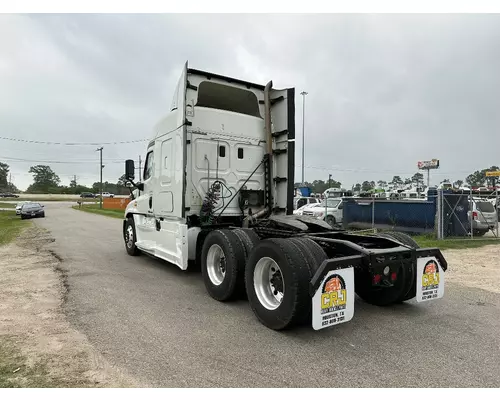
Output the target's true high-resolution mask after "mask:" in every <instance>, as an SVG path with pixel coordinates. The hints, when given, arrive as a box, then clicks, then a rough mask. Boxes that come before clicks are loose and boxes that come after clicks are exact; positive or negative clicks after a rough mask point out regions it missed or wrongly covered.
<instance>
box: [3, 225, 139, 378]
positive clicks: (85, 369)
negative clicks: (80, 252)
mask: <svg viewBox="0 0 500 400" xmlns="http://www.w3.org/2000/svg"><path fill="white" fill-rule="evenodd" d="M52 241H53V239H52V238H51V237H50V236H49V235H48V233H47V232H46V231H45V230H43V229H41V228H37V227H33V228H32V229H28V230H25V231H24V233H23V234H22V235H21V237H20V238H19V239H18V240H17V242H16V243H15V244H14V243H13V244H9V245H6V246H2V247H0V387H11V386H14V387H15V386H20V387H45V386H48V387H58V386H62V387H88V386H91V387H95V386H98V387H109V386H112V387H121V386H133V382H132V380H131V379H130V378H128V377H125V376H124V375H123V374H121V373H120V371H118V370H116V369H115V368H112V367H110V366H109V365H108V363H107V362H106V361H105V360H104V359H103V358H102V356H100V355H99V354H98V353H97V352H96V351H95V350H94V349H93V348H92V346H91V345H90V344H89V342H88V341H87V339H86V337H85V336H84V335H82V334H81V333H79V332H78V331H76V330H75V329H73V328H72V327H71V326H70V324H69V322H68V321H67V319H66V316H65V315H64V313H63V311H62V307H61V306H62V303H63V301H64V297H65V293H66V286H65V272H64V271H63V270H62V269H61V268H60V265H61V263H60V261H59V259H58V256H57V254H55V253H53V252H51V251H49V250H47V249H46V248H45V246H46V244H48V243H51V242H52Z"/></svg>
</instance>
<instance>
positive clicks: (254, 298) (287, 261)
mask: <svg viewBox="0 0 500 400" xmlns="http://www.w3.org/2000/svg"><path fill="white" fill-rule="evenodd" d="M276 267H278V268H276ZM310 268H311V267H310V265H309V262H308V260H307V259H305V258H304V256H303V254H302V253H301V251H299V249H298V247H297V246H296V244H295V243H293V242H291V241H290V240H288V239H277V238H272V239H265V240H262V241H260V242H259V244H257V246H255V248H254V249H253V250H252V252H251V253H250V257H249V259H248V262H247V265H246V269H245V285H246V290H247V295H248V301H249V303H250V307H251V308H252V310H253V312H254V314H255V316H256V317H257V318H258V319H259V321H260V322H261V323H262V324H264V325H265V326H267V327H268V328H270V329H274V330H283V329H288V328H291V327H293V326H295V325H299V324H301V323H303V322H304V321H306V320H307V319H308V317H309V315H310V310H311V297H310V296H309V280H310ZM273 269H274V272H272V273H277V272H281V273H280V274H279V275H278V277H277V278H276V279H275V280H273V282H274V284H273V286H271V284H270V282H269V279H265V278H266V277H268V276H269V271H273ZM256 270H257V273H256ZM259 271H260V273H259ZM266 271H267V272H266ZM279 276H281V280H280V279H279ZM280 282H282V286H281V287H280V286H279V285H280ZM276 287H280V288H281V289H282V290H283V291H282V298H281V301H279V300H277V299H276V297H274V300H273V293H274V294H275V295H278V296H279V294H280V292H279V291H274V290H273V289H274V288H276ZM263 299H267V300H263Z"/></svg>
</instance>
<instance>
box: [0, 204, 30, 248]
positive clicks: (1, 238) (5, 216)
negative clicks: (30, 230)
mask: <svg viewBox="0 0 500 400" xmlns="http://www.w3.org/2000/svg"><path fill="white" fill-rule="evenodd" d="M29 224H30V222H29V221H23V220H21V217H19V216H17V215H16V213H15V212H14V211H0V246H1V245H4V244H7V243H9V242H11V241H12V240H14V239H15V238H16V237H17V236H18V235H19V234H20V233H21V231H22V230H23V229H24V228H25V227H26V226H28V225H29Z"/></svg>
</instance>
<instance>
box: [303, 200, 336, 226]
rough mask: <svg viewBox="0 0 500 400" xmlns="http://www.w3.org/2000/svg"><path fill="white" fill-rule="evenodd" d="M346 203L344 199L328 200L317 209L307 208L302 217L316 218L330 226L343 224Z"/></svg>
mask: <svg viewBox="0 0 500 400" xmlns="http://www.w3.org/2000/svg"><path fill="white" fill-rule="evenodd" d="M343 208H344V202H343V200H342V199H327V200H326V204H325V202H323V203H321V204H320V205H318V206H317V207H311V206H307V207H305V208H304V209H303V210H302V215H306V216H311V217H316V218H317V219H321V220H323V221H325V222H327V223H328V224H329V225H330V226H332V227H333V226H336V225H338V224H340V223H342V215H343Z"/></svg>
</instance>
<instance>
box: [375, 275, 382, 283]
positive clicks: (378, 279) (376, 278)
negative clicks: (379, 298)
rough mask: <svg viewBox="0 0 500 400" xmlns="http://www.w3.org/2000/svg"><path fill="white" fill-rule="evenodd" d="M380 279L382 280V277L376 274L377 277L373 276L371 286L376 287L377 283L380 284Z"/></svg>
mask: <svg viewBox="0 0 500 400" xmlns="http://www.w3.org/2000/svg"><path fill="white" fill-rule="evenodd" d="M381 279H382V275H378V274H377V275H374V276H373V284H375V285H376V284H377V283H379V282H380V280H381Z"/></svg>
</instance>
